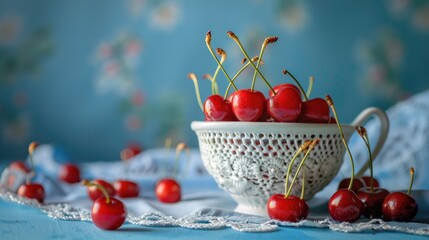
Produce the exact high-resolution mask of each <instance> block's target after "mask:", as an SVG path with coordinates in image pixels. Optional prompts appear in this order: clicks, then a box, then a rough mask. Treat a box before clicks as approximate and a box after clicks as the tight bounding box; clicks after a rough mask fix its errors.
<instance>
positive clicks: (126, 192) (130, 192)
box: [113, 180, 140, 198]
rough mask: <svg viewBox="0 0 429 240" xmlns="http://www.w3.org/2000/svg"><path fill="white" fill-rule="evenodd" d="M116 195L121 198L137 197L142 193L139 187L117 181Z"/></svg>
mask: <svg viewBox="0 0 429 240" xmlns="http://www.w3.org/2000/svg"><path fill="white" fill-rule="evenodd" d="M113 187H114V188H115V190H116V195H118V196H119V197H121V198H131V197H137V196H138V195H139V193H140V188H139V185H138V184H137V183H135V182H132V181H128V180H117V181H115V182H114V183H113Z"/></svg>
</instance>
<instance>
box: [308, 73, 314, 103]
mask: <svg viewBox="0 0 429 240" xmlns="http://www.w3.org/2000/svg"><path fill="white" fill-rule="evenodd" d="M313 84H314V77H313V76H310V78H309V79H308V88H307V92H306V96H307V98H310V94H311V92H312V91H313Z"/></svg>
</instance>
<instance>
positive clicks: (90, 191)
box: [87, 179, 116, 201]
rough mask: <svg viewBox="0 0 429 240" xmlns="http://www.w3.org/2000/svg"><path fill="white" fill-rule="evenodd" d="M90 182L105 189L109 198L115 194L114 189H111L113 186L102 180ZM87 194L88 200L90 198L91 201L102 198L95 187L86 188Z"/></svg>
mask: <svg viewBox="0 0 429 240" xmlns="http://www.w3.org/2000/svg"><path fill="white" fill-rule="evenodd" d="M92 182H94V183H96V184H99V185H101V186H103V187H104V188H105V189H106V191H107V194H109V196H114V195H115V193H116V191H115V188H113V186H112V185H111V184H110V183H108V182H106V181H104V180H102V179H96V180H94V181H92ZM87 192H88V196H89V198H91V200H92V201H95V200H97V199H98V198H100V197H102V196H103V193H102V192H101V191H100V190H99V189H98V188H97V187H96V186H88V190H87Z"/></svg>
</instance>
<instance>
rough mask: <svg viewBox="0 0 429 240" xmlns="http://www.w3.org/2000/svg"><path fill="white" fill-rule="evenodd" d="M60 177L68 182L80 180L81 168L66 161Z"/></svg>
mask: <svg viewBox="0 0 429 240" xmlns="http://www.w3.org/2000/svg"><path fill="white" fill-rule="evenodd" d="M59 178H60V179H61V180H62V181H64V182H66V183H78V182H80V180H81V179H80V169H79V167H78V166H77V165H75V164H72V163H66V164H64V165H62V166H61V169H60V173H59Z"/></svg>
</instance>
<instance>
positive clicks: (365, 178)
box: [361, 176, 380, 187]
mask: <svg viewBox="0 0 429 240" xmlns="http://www.w3.org/2000/svg"><path fill="white" fill-rule="evenodd" d="M361 179H362V180H363V182H364V183H365V186H367V187H371V177H370V176H363V177H361ZM372 184H373V185H372V186H373V187H380V184H379V183H378V181H377V179H375V178H373V182H372Z"/></svg>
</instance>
